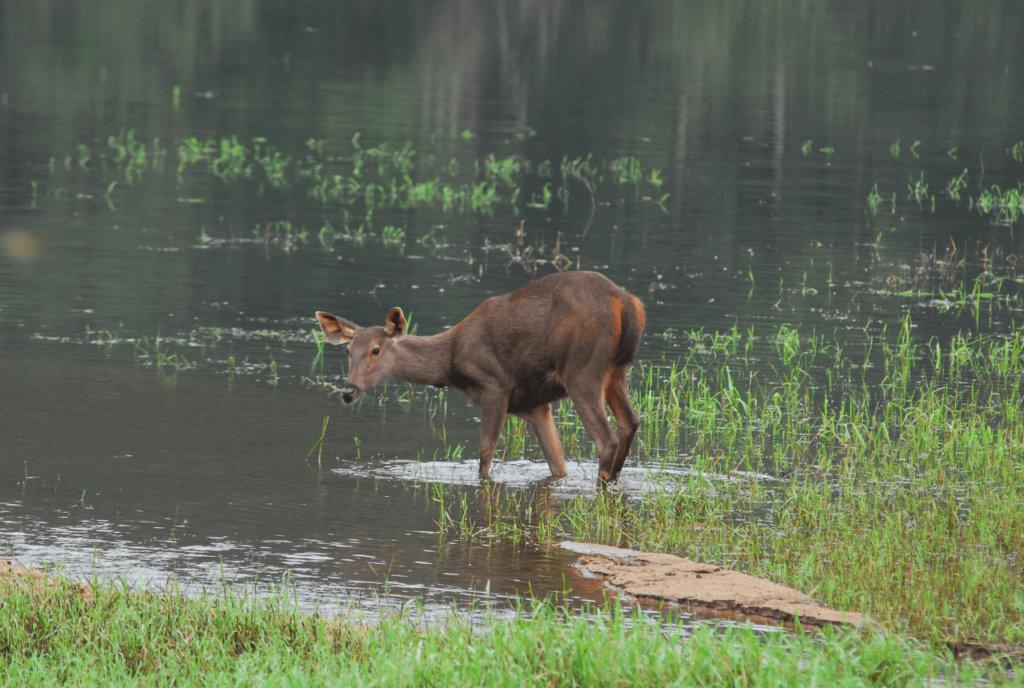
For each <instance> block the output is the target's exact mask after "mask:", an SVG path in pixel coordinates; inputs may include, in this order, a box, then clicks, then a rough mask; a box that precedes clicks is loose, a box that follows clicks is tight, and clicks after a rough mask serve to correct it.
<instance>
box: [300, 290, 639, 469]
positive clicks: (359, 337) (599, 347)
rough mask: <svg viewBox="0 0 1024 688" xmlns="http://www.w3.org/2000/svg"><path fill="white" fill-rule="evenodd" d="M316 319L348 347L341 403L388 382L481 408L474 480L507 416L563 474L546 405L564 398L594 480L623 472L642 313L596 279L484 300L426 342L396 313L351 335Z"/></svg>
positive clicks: (331, 320)
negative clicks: (522, 423) (423, 387)
mask: <svg viewBox="0 0 1024 688" xmlns="http://www.w3.org/2000/svg"><path fill="white" fill-rule="evenodd" d="M627 304H628V305H627ZM317 319H318V320H319V321H320V326H321V328H322V329H323V331H324V334H325V335H326V336H327V338H328V340H329V341H331V342H332V343H335V344H343V343H345V342H350V344H349V378H348V380H347V381H346V385H345V387H344V388H343V390H342V396H343V397H344V398H345V400H346V401H354V400H355V399H356V398H357V397H358V396H359V393H360V392H361V391H362V390H363V389H366V388H367V387H370V386H372V385H374V384H376V383H377V382H378V381H379V380H380V379H382V378H383V377H385V376H392V377H399V378H402V379H405V380H408V381H410V382H414V383H419V384H430V385H434V386H436V387H455V388H456V389H458V390H459V391H461V392H463V393H464V394H465V395H466V396H468V397H469V399H470V400H471V401H472V402H473V403H474V404H477V405H478V406H480V407H481V409H482V413H481V447H480V474H481V476H484V477H486V476H487V474H488V471H489V469H490V464H491V459H492V457H493V455H494V447H495V445H496V444H497V441H498V437H499V435H500V433H501V427H502V424H503V423H504V419H505V415H506V414H508V413H514V414H517V415H519V416H520V417H522V418H523V419H525V420H527V421H528V422H529V423H530V424H531V426H532V427H533V429H534V432H535V433H536V434H537V437H538V440H539V441H540V443H541V448H542V449H543V450H544V454H545V456H546V457H547V460H548V466H549V467H550V469H551V474H552V475H554V476H563V475H566V469H565V460H564V457H563V455H562V448H561V443H560V442H559V441H558V433H557V430H556V429H555V426H554V421H553V419H552V418H551V406H550V405H551V402H554V401H557V400H559V399H563V398H565V397H566V396H568V397H571V398H572V400H573V402H574V403H575V405H576V410H577V413H579V416H580V420H581V421H582V422H583V426H584V427H585V428H586V430H587V432H588V433H589V434H590V436H591V438H593V440H594V442H595V444H596V445H597V452H598V456H599V457H600V461H601V471H600V472H601V476H602V479H603V480H615V479H616V478H617V477H618V474H619V472H620V471H621V470H622V466H623V464H624V463H625V460H626V456H627V455H628V453H629V449H630V446H631V445H632V441H633V436H634V435H635V434H636V429H637V427H638V426H639V424H640V419H639V417H638V416H637V415H636V413H635V412H634V411H633V409H632V407H631V406H630V404H629V394H628V390H627V379H628V378H627V374H628V371H629V366H630V364H631V363H632V361H633V358H634V356H635V355H636V349H637V346H638V345H639V343H640V336H641V334H642V332H643V326H644V308H643V303H642V302H641V301H640V300H639V299H638V298H636V297H635V296H633V295H632V294H629V293H628V292H626V291H625V290H624V289H622V288H621V287H619V286H617V285H615V284H614V283H613V282H612V281H611V280H609V279H608V278H606V277H604V276H603V275H600V274H598V273H594V272H564V273H558V274H554V275H548V276H547V277H543V278H541V279H539V280H537V281H535V282H531V283H530V284H527V285H525V286H523V287H521V288H519V289H517V290H516V291H514V292H512V293H511V294H506V295H504V296H495V297H493V298H490V299H487V300H486V301H484V302H483V303H482V304H480V305H479V306H478V307H477V308H476V309H475V310H474V311H473V312H472V313H470V314H469V316H467V317H466V319H465V320H463V321H462V322H460V323H459V324H458V325H456V326H455V327H453V328H451V329H450V330H448V331H447V332H442V333H440V334H437V335H433V336H430V337H413V336H407V335H406V321H405V317H404V315H402V311H401V309H399V308H392V309H391V311H390V312H389V313H388V316H387V319H386V321H385V322H386V325H385V327H370V328H359V327H358V326H356V325H354V324H353V323H351V322H349V321H347V320H345V319H343V318H336V317H335V316H332V315H330V314H328V313H323V312H318V313H317ZM375 351H376V352H377V353H374V352H375ZM605 402H607V404H608V406H609V407H610V408H611V411H612V413H613V414H614V415H615V418H616V424H617V426H618V431H619V433H618V434H619V436H618V438H616V437H615V435H614V433H613V431H612V429H611V426H610V425H609V424H608V419H607V417H606V415H605V409H604V406H605Z"/></svg>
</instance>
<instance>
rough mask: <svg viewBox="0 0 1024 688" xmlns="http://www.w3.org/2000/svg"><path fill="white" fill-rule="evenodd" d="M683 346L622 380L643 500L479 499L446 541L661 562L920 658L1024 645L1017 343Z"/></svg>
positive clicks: (782, 335)
mask: <svg viewBox="0 0 1024 688" xmlns="http://www.w3.org/2000/svg"><path fill="white" fill-rule="evenodd" d="M694 341H695V342H696V345H695V346H694V347H693V349H692V353H691V355H690V358H689V360H686V361H684V362H682V363H680V364H679V365H676V366H672V367H665V366H661V367H658V366H649V367H647V368H646V369H644V370H643V371H642V376H643V379H642V380H640V381H639V383H638V380H637V378H638V377H639V374H638V375H637V376H635V377H634V392H633V395H634V405H635V407H636V408H637V410H638V411H639V413H640V415H641V417H642V418H643V426H642V433H643V435H642V436H640V437H641V442H640V447H639V450H638V453H639V454H640V457H641V463H642V464H644V465H647V466H650V467H651V468H652V474H653V475H654V476H655V486H654V488H653V489H652V490H651V491H649V492H647V493H645V494H643V495H634V496H625V495H617V494H615V493H611V494H603V495H599V496H598V497H597V498H594V497H591V496H580V497H576V498H573V499H570V500H568V501H567V502H564V503H563V502H559V501H558V500H552V499H549V498H547V497H545V498H544V499H541V500H528V499H527V500H523V499H522V498H519V497H516V496H514V495H511V494H510V495H502V494H496V495H494V498H493V499H491V500H490V501H489V502H487V504H488V506H487V507H486V508H485V509H483V510H482V513H479V514H477V520H476V523H475V524H474V525H475V529H473V528H466V527H464V525H461V526H460V527H459V530H460V533H461V534H462V535H463V536H465V537H474V536H476V535H477V534H481V533H482V532H484V533H486V532H490V533H495V534H499V535H501V536H503V537H508V533H509V531H511V530H517V529H518V530H519V531H524V530H525V532H519V534H518V535H517V536H518V537H529V536H532V537H537V538H539V539H541V540H545V541H547V542H552V541H554V540H556V539H559V538H563V537H569V538H571V539H574V540H586V541H596V542H601V543H605V544H613V545H618V546H626V547H633V548H638V549H643V550H649V551H668V552H672V553H675V554H680V555H683V556H687V557H690V558H692V559H695V560H698V561H709V562H715V563H719V564H722V565H725V566H727V567H730V568H736V569H739V570H742V571H745V572H748V573H751V574H754V575H757V576H761V577H765V578H768V579H771V580H773V581H776V582H779V583H783V584H786V585H790V586H793V587H795V588H797V589H800V590H803V591H805V592H808V593H810V594H812V595H813V596H814V597H816V598H817V599H819V600H821V601H822V602H824V603H826V604H827V605H829V606H831V607H833V608H838V609H851V610H858V611H864V612H868V613H870V614H871V615H872V616H873V617H874V618H875V619H876V620H878V621H880V622H881V623H883V624H884V625H885V626H886V627H887V628H889V629H891V630H894V631H898V632H901V633H907V634H910V635H912V636H914V637H917V638H920V639H924V640H927V641H930V642H934V643H935V644H936V645H940V644H943V643H946V642H949V641H977V642H982V643H1008V644H1012V645H1022V644H1024V571H1022V569H1021V565H1020V560H1021V555H1022V554H1024V507H1022V505H1024V415H1022V412H1021V407H1022V406H1021V405H1022V402H1024V396H1022V381H1024V355H1022V354H1024V336H1022V335H1021V334H1020V333H1019V332H1018V333H1015V334H1014V335H1012V336H1011V337H1009V338H1007V339H1002V340H994V339H992V340H990V339H985V340H976V341H971V340H968V339H966V338H964V337H955V338H954V339H953V340H952V341H951V342H947V343H946V344H940V343H939V342H931V343H930V344H927V345H916V344H915V343H914V342H913V340H912V339H911V337H910V323H909V322H906V323H904V326H903V327H902V328H901V329H900V330H899V331H898V332H896V333H894V334H893V335H892V336H890V337H889V338H884V337H883V338H879V339H876V340H872V341H869V342H868V343H867V345H866V346H865V348H864V350H863V351H858V352H856V356H855V355H854V354H853V352H843V351H841V350H839V349H838V348H836V347H829V346H826V345H824V343H823V342H821V341H820V340H815V339H814V338H806V337H800V336H799V335H797V334H796V333H795V332H793V331H790V330H788V329H787V328H783V330H782V331H780V332H779V333H778V334H777V335H776V336H774V337H771V338H768V339H766V340H761V341H760V342H755V343H754V345H753V346H747V343H748V342H749V339H748V340H746V341H745V340H744V338H743V337H741V336H739V335H736V334H735V333H733V334H732V335H729V334H727V335H725V336H723V335H716V336H713V337H711V336H709V337H705V338H700V337H699V336H696V337H695V338H694ZM766 344H767V345H770V348H771V349H773V350H774V351H770V355H768V354H766V353H765V350H766V347H765V345H766ZM757 347H760V351H761V353H762V355H761V356H759V357H757V358H756V359H755V357H754V355H753V353H751V352H752V351H753V352H756V351H758V348H757ZM766 370H767V371H769V373H770V374H769V375H765V371H766ZM639 372H640V371H638V373H639ZM562 418H563V421H565V422H566V425H567V432H566V435H567V436H568V438H569V439H568V441H567V446H570V445H571V444H572V441H573V440H572V438H573V437H575V436H579V435H580V433H581V432H582V431H581V430H580V429H579V428H578V423H577V422H576V421H575V420H574V417H573V416H572V415H571V410H570V407H568V406H566V407H563V415H562ZM584 449H585V447H584ZM684 450H686V451H688V452H689V456H688V457H687V458H686V459H684V461H683V462H682V464H681V465H682V467H683V470H682V471H680V470H678V468H677V469H676V470H674V471H673V470H671V469H673V468H674V467H678V466H679V465H680V464H678V463H677V462H675V461H674V460H672V459H671V457H672V456H673V455H676V454H677V453H678V452H680V451H684ZM666 457H669V458H666ZM453 504H454V502H453ZM451 512H452V516H451V518H450V519H449V520H448V522H449V523H451V524H454V525H459V524H460V523H461V524H465V523H466V521H467V519H463V518H462V516H461V515H460V514H459V513H458V508H457V506H452V507H451ZM460 519H461V521H460ZM529 526H532V528H530V527H529Z"/></svg>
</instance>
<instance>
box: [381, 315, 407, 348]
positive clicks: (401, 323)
mask: <svg viewBox="0 0 1024 688" xmlns="http://www.w3.org/2000/svg"><path fill="white" fill-rule="evenodd" d="M405 324H406V323H405V315H404V314H403V313H402V309H401V308H398V307H395V308H392V309H391V310H389V311H388V319H387V321H386V322H385V323H384V334H386V335H387V336H389V337H391V338H392V339H394V340H395V341H396V342H397V341H398V340H399V339H402V338H403V337H404V336H405Z"/></svg>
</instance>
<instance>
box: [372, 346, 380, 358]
mask: <svg viewBox="0 0 1024 688" xmlns="http://www.w3.org/2000/svg"><path fill="white" fill-rule="evenodd" d="M370 355H371V356H380V349H379V348H377V347H374V349H373V351H371V352H370Z"/></svg>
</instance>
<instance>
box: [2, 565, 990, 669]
mask: <svg viewBox="0 0 1024 688" xmlns="http://www.w3.org/2000/svg"><path fill="white" fill-rule="evenodd" d="M0 611H2V613H0V675H2V676H3V683H4V685H9V686H19V685H32V686H46V685H140V686H142V685H161V686H165V685H197V684H202V685H208V686H220V685H224V686H235V685H264V686H268V685H287V686H296V685H318V686H325V685H332V686H333V685H338V686H341V685H344V686H351V685H388V686H441V685H495V686H503V685H508V686H552V685H587V686H621V685H631V686H664V685H678V686H717V685H737V686H777V685H835V686H846V685H851V686H853V685H856V686H861V685H885V686H918V685H925V684H928V683H929V682H931V681H932V680H934V679H936V678H943V679H945V680H949V681H952V682H964V683H968V682H973V681H976V680H978V679H981V678H984V677H986V676H988V677H996V678H1005V677H1001V676H1000V674H1001V672H1000V671H999V669H998V667H991V666H985V665H979V664H972V663H966V664H964V663H956V662H954V661H953V659H952V656H951V653H949V652H946V651H930V650H928V649H927V648H926V647H924V646H921V645H919V644H917V643H916V642H914V641H912V640H906V639H901V638H899V637H896V636H891V635H889V636H886V635H874V636H859V635H855V634H844V633H840V632H834V631H826V632H825V633H824V634H823V635H813V636H812V635H805V634H802V633H796V634H789V633H776V634H769V635H767V636H761V635H759V634H757V633H756V632H755V631H753V630H752V629H750V628H745V627H734V628H727V629H720V628H718V629H716V628H714V627H711V626H706V627H702V628H697V629H696V630H695V631H693V633H692V634H691V635H687V631H686V629H684V628H682V627H678V628H674V629H668V630H666V629H665V628H664V627H662V626H658V625H653V624H650V623H648V622H645V621H644V620H643V619H642V618H641V617H639V616H632V617H627V616H625V615H624V614H622V613H621V612H620V611H618V610H617V609H615V608H614V607H605V608H603V609H590V610H588V615H586V616H581V615H577V614H574V613H573V612H567V611H565V610H563V609H557V608H553V607H552V606H551V605H550V604H546V603H543V602H535V603H533V604H532V605H531V606H530V607H528V608H523V609H520V610H519V611H520V612H521V613H519V614H517V615H516V617H515V618H514V619H511V620H500V619H497V618H490V619H488V620H486V621H484V622H480V621H476V622H470V620H469V618H468V617H462V616H461V615H460V614H459V613H458V612H455V613H454V614H453V615H452V617H450V619H449V620H448V621H447V622H444V623H439V624H431V625H425V624H421V623H416V622H414V621H410V620H409V619H408V618H405V619H403V618H402V617H401V616H400V615H395V616H392V617H388V618H385V619H383V620H382V622H381V623H380V624H378V625H373V626H370V625H364V624H358V623H343V622H338V621H335V620H329V619H324V618H321V617H319V616H316V615H313V616H309V615H303V614H300V613H298V612H296V611H295V609H294V608H293V606H292V605H291V604H290V603H289V597H288V594H287V590H285V589H282V590H279V591H278V594H277V595H273V596H271V597H270V598H269V599H266V600H246V599H245V598H240V597H237V596H235V595H233V594H231V593H230V592H228V593H226V594H221V595H203V596H201V597H199V598H196V599H189V598H186V597H184V596H182V595H179V594H177V593H175V594H169V595H165V596H160V595H154V594H130V593H128V592H126V591H125V590H123V589H119V588H117V587H104V586H99V587H97V588H96V589H95V591H94V593H93V594H92V595H89V596H86V595H82V594H81V590H80V589H79V588H77V587H73V586H71V585H70V584H67V583H66V581H61V580H60V579H58V580H57V582H56V584H55V585H48V586H34V585H28V584H19V583H6V584H5V585H4V586H3V588H2V593H0ZM993 669H995V673H994V674H993Z"/></svg>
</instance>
